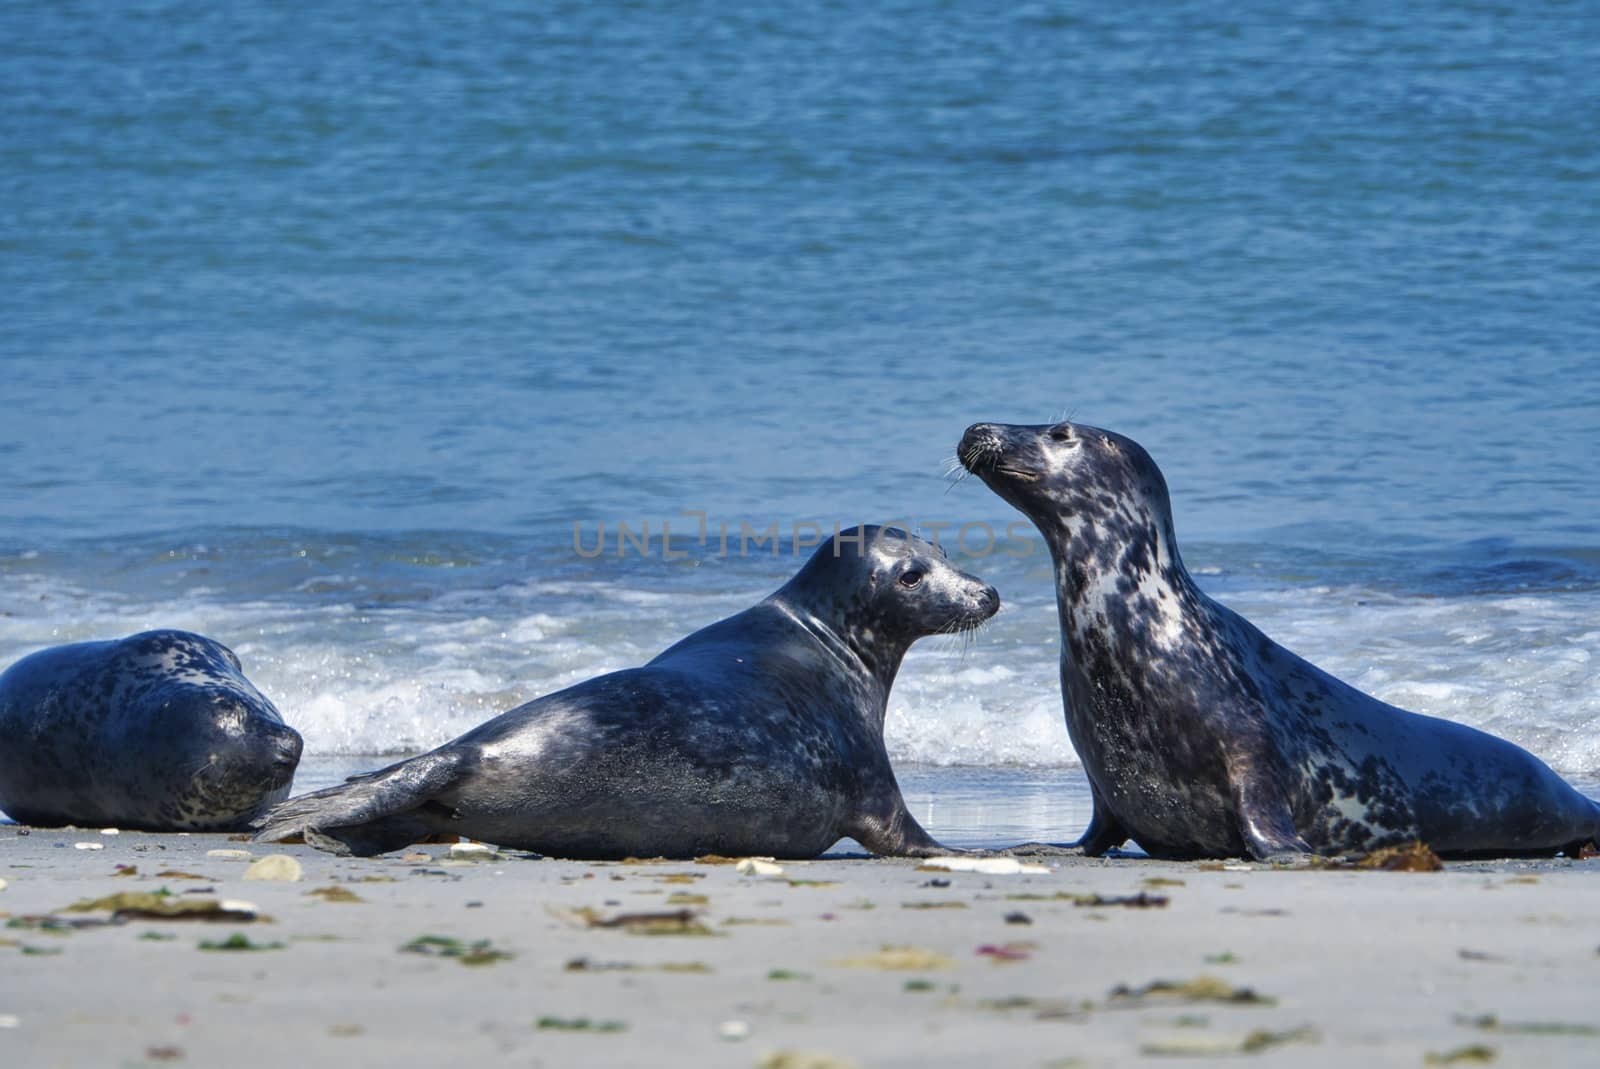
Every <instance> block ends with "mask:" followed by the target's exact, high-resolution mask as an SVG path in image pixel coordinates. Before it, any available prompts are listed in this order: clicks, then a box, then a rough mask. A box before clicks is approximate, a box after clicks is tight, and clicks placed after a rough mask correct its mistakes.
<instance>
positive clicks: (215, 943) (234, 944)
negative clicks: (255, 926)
mask: <svg viewBox="0 0 1600 1069" xmlns="http://www.w3.org/2000/svg"><path fill="white" fill-rule="evenodd" d="M283 946H284V945H283V944H282V943H252V942H251V941H250V938H249V937H248V936H246V935H244V934H242V933H240V932H234V933H233V934H232V935H230V936H228V938H226V939H223V940H212V939H202V940H201V941H200V946H199V949H201V950H282V949H283Z"/></svg>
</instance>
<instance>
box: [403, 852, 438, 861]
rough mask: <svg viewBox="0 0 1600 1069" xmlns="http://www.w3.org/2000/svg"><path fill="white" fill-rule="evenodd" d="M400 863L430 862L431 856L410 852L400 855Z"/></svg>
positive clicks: (424, 853)
mask: <svg viewBox="0 0 1600 1069" xmlns="http://www.w3.org/2000/svg"><path fill="white" fill-rule="evenodd" d="M400 860H401V861H432V860H433V855H432V854H429V853H426V852H424V851H422V850H411V851H408V852H407V853H404V854H401V855H400Z"/></svg>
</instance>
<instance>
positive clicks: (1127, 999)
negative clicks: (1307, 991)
mask: <svg viewBox="0 0 1600 1069" xmlns="http://www.w3.org/2000/svg"><path fill="white" fill-rule="evenodd" d="M1276 1001H1277V1000H1276V999H1271V998H1267V997H1266V996H1264V995H1260V994H1258V993H1257V992H1256V991H1255V990H1254V989H1252V988H1248V987H1234V986H1233V985H1232V984H1230V983H1228V982H1227V981H1226V980H1219V979H1217V978H1216V977H1215V976H1197V977H1195V978H1194V979H1193V980H1152V981H1151V982H1150V983H1148V984H1145V985H1144V986H1143V987H1138V988H1132V987H1129V986H1128V985H1126V984H1118V985H1117V986H1116V987H1114V988H1112V989H1111V993H1110V994H1109V995H1107V996H1106V1005H1107V1006H1108V1007H1111V1006H1118V1007H1130V1008H1132V1007H1142V1006H1148V1005H1152V1004H1160V1003H1172V1002H1178V1003H1190V1002H1224V1003H1227V1004H1229V1005H1234V1006H1271V1005H1274V1004H1276Z"/></svg>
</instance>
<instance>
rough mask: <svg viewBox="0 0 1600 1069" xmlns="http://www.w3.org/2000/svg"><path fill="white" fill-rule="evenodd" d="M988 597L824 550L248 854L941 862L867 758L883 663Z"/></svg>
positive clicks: (296, 818)
mask: <svg viewBox="0 0 1600 1069" xmlns="http://www.w3.org/2000/svg"><path fill="white" fill-rule="evenodd" d="M999 604H1000V599H999V596H998V595H997V594H996V593H995V592H994V590H993V589H992V588H991V587H989V586H987V585H985V584H984V583H983V582H982V581H981V580H979V579H975V578H973V577H972V576H970V575H964V574H962V573H961V572H958V571H956V570H955V569H954V568H952V567H951V566H950V564H949V563H948V562H947V561H946V560H945V558H944V554H943V553H942V552H941V551H940V550H939V549H938V547H936V546H933V545H930V544H929V543H927V542H924V541H922V540H921V539H918V538H913V537H909V536H906V535H903V534H901V533H900V532H898V531H895V530H893V529H887V528H878V527H864V528H856V529H852V530H850V531H846V532H843V533H842V534H840V535H837V536H835V537H834V538H833V539H830V540H829V541H827V542H825V543H824V544H823V545H822V546H821V547H820V548H819V549H818V550H817V551H816V553H815V554H813V556H812V557H811V559H810V561H808V562H807V563H806V565H805V566H804V567H803V568H802V569H801V570H800V572H799V574H797V575H796V576H795V577H794V578H793V579H791V580H790V581H789V582H788V583H787V584H785V585H784V586H783V587H782V588H781V589H780V590H778V592H777V593H775V594H773V595H772V596H770V597H768V598H767V599H766V600H765V601H762V602H761V603H760V604H758V605H756V606H755V607H754V608H750V609H746V610H745V611H744V612H741V613H739V614H737V615H735V616H731V617H729V618H727V619H726V620H722V621H720V622H718V623H714V624H712V625H711V626H709V627H707V628H705V629H703V630H700V631H697V632H695V633H694V634H692V635H690V636H689V637H688V638H686V639H684V640H683V641H681V642H679V643H678V644H677V645H675V646H673V647H672V648H671V649H669V650H667V651H666V652H665V653H662V654H661V655H660V656H658V657H656V658H655V660H653V661H651V662H650V663H649V664H647V665H645V666H644V667H642V668H630V669H625V670H623V671H620V672H613V673H611V674H610V675H604V676H600V677H598V678H596V679H591V680H588V681H587V682H584V683H579V684H578V685H576V686H573V687H569V688H567V689H566V690H563V691H558V692H557V693H554V694H549V695H546V696H544V697H542V698H539V699H537V700H535V701H532V702H529V703H528V704H526V705H523V706H520V707H518V708H516V709H513V710H511V711H510V712H507V713H502V714H501V715H500V716H497V717H495V718H494V719H493V720H490V721H488V722H487V723H484V724H481V725H479V726H478V727H476V728H474V729H473V730H471V731H469V732H467V733H466V734H465V735H462V736H461V737H460V738H458V739H456V740H455V741H453V742H448V743H446V744H444V745H443V746H440V747H439V748H438V749H436V750H433V751H431V752H429V753H425V754H422V755H421V756H419V757H414V758H411V759H410V760H407V761H402V762H400V763H399V764H395V765H391V766H389V767H388V768H385V769H382V770H380V771H377V772H371V773H367V774H365V775H361V776H355V777H352V778H351V779H350V780H349V781H348V782H346V783H344V784H342V785H340V786H337V787H333V788H330V789H328V790H323V791H317V792H315V793H312V794H308V795H304V796H303V797H300V798H295V799H291V800H290V801H288V802H285V803H284V804H283V805H281V806H279V807H277V808H276V809H275V810H273V811H272V812H271V813H269V814H268V815H267V817H266V818H265V820H264V821H263V822H262V828H261V832H260V834H259V835H258V836H257V838H258V839H259V840H262V841H266V842H279V841H282V840H284V839H288V838H292V837H294V836H297V835H303V836H305V838H306V841H307V842H310V843H311V844H313V845H315V846H318V847H320V848H322V849H324V850H330V851H332V852H335V853H353V854H360V855H370V854H379V853H383V852H384V851H387V850H394V849H396V848H398V847H401V846H405V845H406V844H407V843H412V842H415V841H417V840H418V839H422V838H425V837H428V836H430V835H433V834H436V833H440V832H443V833H447V834H460V835H465V836H469V837H471V838H473V839H481V840H485V841H487V842H491V843H497V844H499V845H502V846H510V847H517V848H521V849H526V850H535V851H538V852H540V853H543V854H550V855H555V856H558V857H578V858H619V857H629V856H637V857H652V856H657V855H661V856H667V857H694V856H697V855H701V854H725V855H748V854H770V855H777V856H780V857H792V858H802V857H814V856H816V855H817V854H819V853H821V852H822V851H824V850H826V849H827V848H828V847H829V846H832V845H833V844H834V843H835V842H836V841H838V840H839V839H840V838H841V837H843V836H850V837H852V838H854V839H855V840H856V841H857V842H859V843H861V845H862V846H865V847H866V848H867V849H868V850H871V851H872V852H874V853H878V854H902V855H912V856H919V855H927V854H932V853H938V852H940V851H943V850H944V848H943V847H941V846H940V845H939V844H938V843H936V842H935V841H934V840H933V839H932V837H930V836H929V835H928V833H927V832H925V831H923V829H922V828H921V826H920V825H918V824H917V822H916V820H915V819H914V818H913V817H912V816H911V814H910V813H909V812H908V811H907V810H906V805H905V801H904V799H902V798H901V795H900V787H899V785H898V784H897V783H896V782H895V778H894V771H893V770H892V769H891V768H890V767H889V756H888V753H887V751H886V750H885V749H884V744H883V719H884V711H885V709H886V707H887V703H888V699H889V688H890V686H891V685H892V684H893V683H894V677H895V673H896V672H897V671H898V670H899V668H900V660H901V658H902V657H904V656H905V653H906V651H907V650H908V649H909V648H910V646H911V644H912V643H913V642H915V641H916V640H917V639H919V638H922V637H923V636H926V635H935V634H942V633H951V632H956V631H962V630H967V629H970V628H973V627H976V626H977V625H978V624H980V623H982V622H983V621H984V620H987V619H988V618H989V617H990V616H992V615H994V612H995V610H996V609H997V608H998V607H999Z"/></svg>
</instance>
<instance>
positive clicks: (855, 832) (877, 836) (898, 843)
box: [844, 795, 965, 857]
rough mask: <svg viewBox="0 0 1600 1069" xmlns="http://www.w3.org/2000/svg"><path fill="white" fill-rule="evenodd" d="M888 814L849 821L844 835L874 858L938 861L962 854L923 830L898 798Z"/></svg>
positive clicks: (862, 816)
mask: <svg viewBox="0 0 1600 1069" xmlns="http://www.w3.org/2000/svg"><path fill="white" fill-rule="evenodd" d="M885 808H886V812H883V813H865V814H862V815H860V816H858V817H856V818H855V819H853V820H851V821H849V822H848V823H847V824H846V825H845V829H844V833H845V834H846V835H848V836H850V838H852V839H854V840H855V841H856V842H858V843H860V844H861V845H862V846H864V847H866V848H867V849H868V850H870V851H871V852H872V853H874V854H882V855H884V856H886V857H937V856H939V855H941V854H960V853H964V852H965V851H961V850H956V849H953V848H951V847H948V846H945V845H943V844H941V843H940V842H939V841H938V840H937V839H935V838H934V837H933V836H931V835H929V834H928V833H927V832H926V831H924V830H923V828H922V825H921V824H918V823H917V818H916V817H914V816H912V815H911V812H910V811H909V810H908V809H906V806H905V802H904V801H902V800H901V799H900V798H899V797H898V795H897V796H896V798H895V799H894V801H893V802H892V803H890V804H889V805H887V806H886V807H885Z"/></svg>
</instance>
